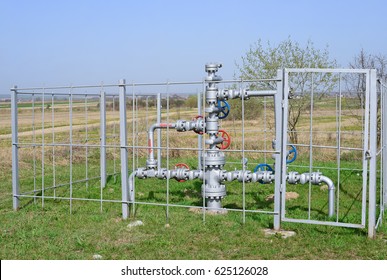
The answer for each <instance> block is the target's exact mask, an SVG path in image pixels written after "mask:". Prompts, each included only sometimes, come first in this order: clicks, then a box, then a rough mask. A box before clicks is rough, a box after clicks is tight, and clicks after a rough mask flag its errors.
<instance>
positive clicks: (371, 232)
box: [368, 69, 378, 238]
mask: <svg viewBox="0 0 387 280" xmlns="http://www.w3.org/2000/svg"><path fill="white" fill-rule="evenodd" d="M369 79H370V82H369V83H370V149H369V152H370V172H369V174H370V179H369V204H368V207H369V209H368V237H369V238H374V237H375V223H376V173H377V170H376V168H377V166H376V151H377V133H378V130H377V129H378V120H377V114H378V96H377V92H376V70H374V69H373V70H370V75H369Z"/></svg>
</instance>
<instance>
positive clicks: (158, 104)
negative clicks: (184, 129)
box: [157, 93, 162, 170]
mask: <svg viewBox="0 0 387 280" xmlns="http://www.w3.org/2000/svg"><path fill="white" fill-rule="evenodd" d="M161 106H162V105H161V93H158V94H157V123H161ZM160 169H161V129H158V130H157V170H160Z"/></svg>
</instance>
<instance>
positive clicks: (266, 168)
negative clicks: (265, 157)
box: [254, 163, 274, 184]
mask: <svg viewBox="0 0 387 280" xmlns="http://www.w3.org/2000/svg"><path fill="white" fill-rule="evenodd" d="M257 171H270V172H274V170H273V168H272V167H271V166H270V165H268V164H267V163H260V164H258V165H257V166H256V167H255V168H254V173H255V172H257ZM258 182H259V183H261V184H267V183H265V182H264V181H263V180H259V181H258Z"/></svg>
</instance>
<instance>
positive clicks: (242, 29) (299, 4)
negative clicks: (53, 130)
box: [0, 0, 387, 94]
mask: <svg viewBox="0 0 387 280" xmlns="http://www.w3.org/2000/svg"><path fill="white" fill-rule="evenodd" d="M386 12H387V1H385V0H367V1H364V0H363V1H359V0H352V1H349V0H348V1H344V0H342V1H339V0H333V1H331V0H324V1H306V0H292V1H290V0H288V1H285V0H276V1H269V0H256V1H252V0H251V1H250V0H237V1H229V0H222V1H221V0H213V1H210V0H207V1H203V0H195V1H193V0H191V1H183V0H180V1H177V0H170V1H169V0H164V1H161V0H159V1H157V0H154V1H150V0H142V1H139V0H138V1H130V0H127V1H123V0H109V1H107V0H105V1H100V0H84V1H81V0H77V1H76V0H66V1H59V0H58V1H53V0H51V1H49V0H46V1H42V0H34V1H31V0H30V1H27V0H25V1H21V0H1V1H0V94H7V93H9V89H10V88H11V87H12V86H13V85H17V86H18V87H30V86H55V85H80V84H81V85H82V84H101V83H102V82H103V83H105V84H109V83H116V82H118V80H119V79H122V78H125V79H126V80H127V81H135V82H164V81H167V80H169V81H197V80H201V79H202V78H203V77H204V76H205V72H204V64H205V63H208V62H221V63H223V68H222V69H221V70H220V74H221V76H222V77H224V78H233V75H234V73H235V72H236V66H235V64H236V63H238V62H240V61H241V57H242V56H244V54H245V53H246V51H248V49H249V48H250V46H251V45H253V44H254V43H255V42H256V41H257V40H259V39H261V40H262V42H264V43H265V42H268V41H269V42H270V43H271V44H272V45H275V44H278V43H279V42H281V41H283V40H286V39H288V38H289V37H290V38H291V39H292V40H294V41H297V42H298V43H299V44H300V45H301V46H303V45H306V43H307V41H308V40H311V41H312V42H313V43H314V45H315V47H316V48H320V49H324V48H325V47H326V46H328V50H329V53H330V56H331V58H335V59H336V60H337V61H338V63H339V65H340V66H341V67H342V68H347V67H348V64H349V62H351V61H352V60H353V58H354V56H355V55H356V54H358V53H359V52H360V50H361V49H362V48H363V49H364V50H365V51H366V52H368V53H370V54H385V55H387V34H386V33H387V20H386V17H385V15H386Z"/></svg>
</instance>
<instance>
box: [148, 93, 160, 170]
mask: <svg viewBox="0 0 387 280" xmlns="http://www.w3.org/2000/svg"><path fill="white" fill-rule="evenodd" d="M161 106H162V105H161V93H158V94H157V123H161ZM147 129H148V127H147ZM160 169H161V129H158V130H157V170H160Z"/></svg>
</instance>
